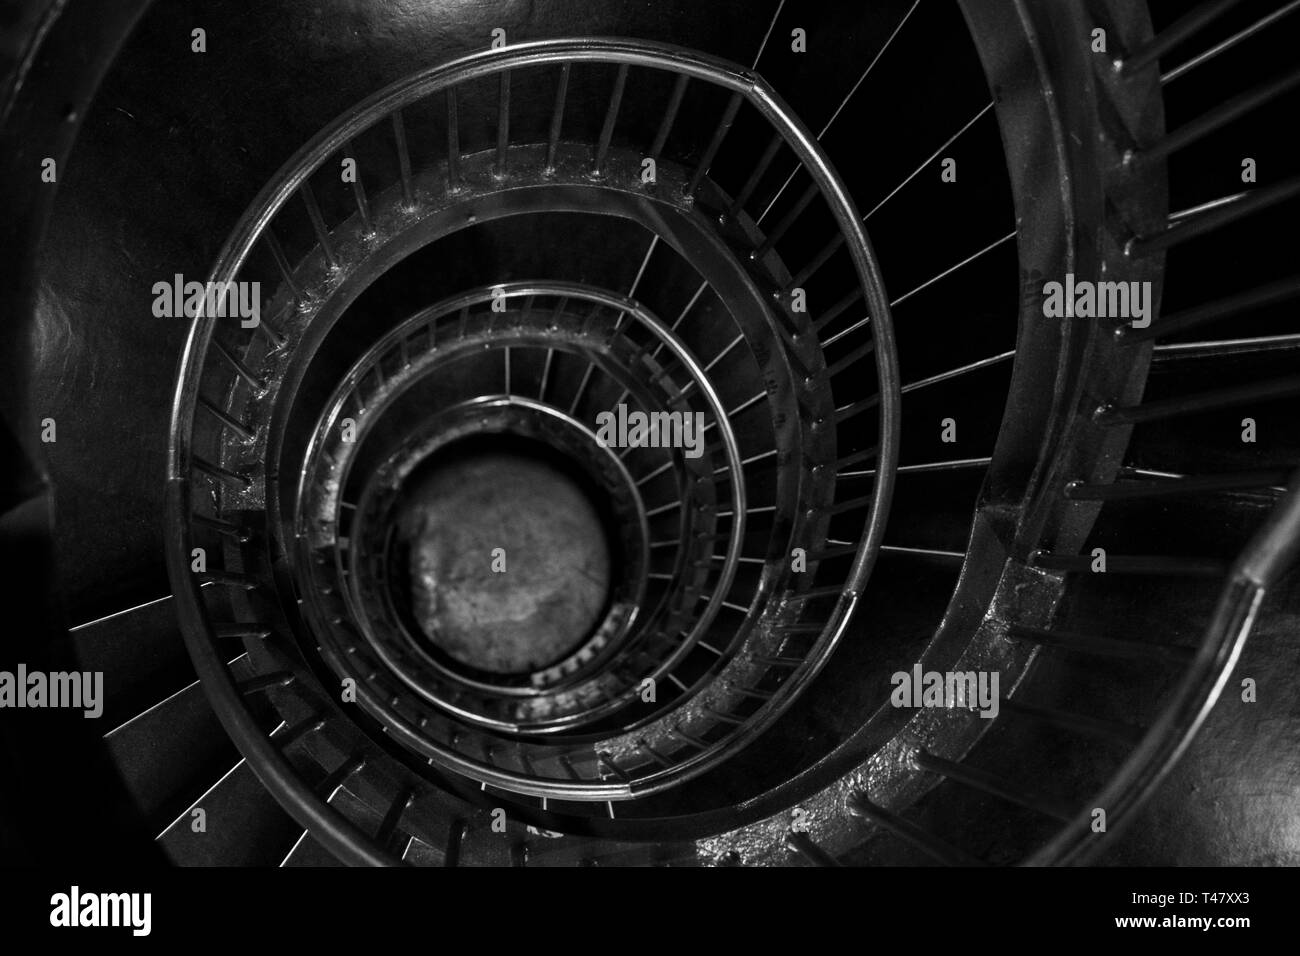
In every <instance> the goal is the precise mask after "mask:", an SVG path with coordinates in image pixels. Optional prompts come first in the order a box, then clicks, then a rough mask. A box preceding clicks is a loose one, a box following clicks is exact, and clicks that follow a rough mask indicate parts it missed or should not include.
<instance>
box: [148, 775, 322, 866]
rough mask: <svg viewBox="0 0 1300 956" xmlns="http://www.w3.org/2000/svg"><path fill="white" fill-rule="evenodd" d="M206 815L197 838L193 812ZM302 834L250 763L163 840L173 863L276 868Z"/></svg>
mask: <svg viewBox="0 0 1300 956" xmlns="http://www.w3.org/2000/svg"><path fill="white" fill-rule="evenodd" d="M196 808H201V809H202V810H203V811H204V825H205V829H204V831H203V832H201V833H196V832H195V831H194V828H193V824H194V817H193V815H192V811H193V810H194V809H196ZM301 832H302V828H301V827H300V826H299V825H298V823H297V822H296V821H295V820H294V819H293V818H292V817H290V816H289V814H287V813H285V812H284V810H283V809H282V808H281V807H280V805H279V804H278V803H277V802H276V800H275V798H274V797H272V796H271V794H270V792H269V791H267V789H266V788H265V787H263V786H262V782H261V781H260V780H258V779H257V775H256V774H255V773H253V770H252V768H251V767H249V765H248V763H247V761H244V760H242V759H241V760H240V761H239V763H238V764H236V765H235V766H234V767H232V768H231V769H230V770H229V771H228V772H226V773H225V774H224V775H223V776H222V777H221V778H220V779H219V780H217V781H216V783H214V784H213V785H212V786H211V787H209V788H208V790H207V791H205V792H204V793H203V795H202V796H200V797H199V798H198V800H196V801H195V802H194V803H193V804H192V805H191V806H190V807H187V808H186V809H185V811H184V812H183V813H182V814H181V815H180V816H178V817H177V818H176V820H175V821H174V822H173V823H172V824H171V825H170V826H169V827H167V829H166V830H164V831H163V833H162V834H161V835H160V836H159V837H158V842H159V844H160V845H161V846H162V848H163V851H164V852H165V853H166V854H167V858H168V859H170V860H171V861H172V862H173V863H177V864H184V865H187V866H274V865H275V864H276V863H279V862H280V860H281V859H283V858H284V855H285V852H287V851H286V848H288V847H291V846H292V845H293V843H294V841H295V840H296V839H297V838H298V835H299V834H300V833H301Z"/></svg>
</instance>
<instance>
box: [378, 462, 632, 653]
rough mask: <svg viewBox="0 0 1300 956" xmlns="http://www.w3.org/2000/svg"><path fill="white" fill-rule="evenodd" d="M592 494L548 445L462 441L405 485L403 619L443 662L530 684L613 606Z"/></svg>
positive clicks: (400, 550) (399, 535)
mask: <svg viewBox="0 0 1300 956" xmlns="http://www.w3.org/2000/svg"><path fill="white" fill-rule="evenodd" d="M595 494H598V492H597V491H596V489H594V488H592V487H590V486H589V485H588V483H587V482H585V481H584V480H583V476H582V475H579V474H577V473H576V472H575V471H574V470H573V469H570V468H567V467H565V463H564V462H563V461H561V460H559V458H558V456H556V455H555V454H553V453H551V452H550V450H549V449H547V448H546V447H545V446H543V445H541V444H538V443H534V442H532V441H527V440H517V441H516V440H511V439H504V440H502V437H501V436H498V440H497V441H493V442H491V443H488V444H483V443H478V442H472V441H471V442H465V443H461V446H460V447H457V446H453V447H452V448H451V449H448V450H446V451H444V452H443V453H440V454H438V455H436V456H434V458H432V459H431V460H430V461H428V462H425V463H423V464H422V465H421V466H420V467H419V468H417V469H416V470H415V471H414V472H413V473H412V474H411V476H410V478H409V479H408V480H407V481H406V482H405V483H404V487H403V488H402V496H401V501H400V504H399V506H398V509H397V520H396V529H395V533H396V540H395V542H394V543H395V544H396V548H395V557H396V558H397V566H396V567H395V568H393V569H392V570H393V571H394V572H396V573H395V574H394V575H393V576H392V577H391V578H390V584H391V586H392V589H393V595H394V599H395V603H396V605H397V607H398V611H399V614H400V616H401V617H402V618H403V619H404V621H405V623H406V625H407V627H408V628H409V629H410V630H411V631H412V632H413V636H414V637H415V638H416V639H417V640H418V641H420V642H421V643H425V642H427V645H426V646H431V649H434V650H435V652H440V653H439V654H438V656H443V655H445V657H447V658H450V659H451V660H452V661H454V662H456V663H458V664H460V665H463V666H465V667H468V668H470V669H472V670H474V671H479V672H484V673H487V674H495V675H526V674H531V673H534V672H536V671H539V670H543V669H545V668H547V667H550V666H551V665H554V664H556V663H558V662H559V661H562V660H564V659H565V658H566V657H568V656H569V655H570V654H572V653H574V652H575V651H577V650H578V649H579V648H580V647H581V646H582V645H583V644H584V643H585V642H586V641H587V639H588V638H589V637H590V636H591V634H592V632H593V631H594V630H595V628H596V626H597V624H598V623H599V622H600V620H601V619H602V617H603V616H604V613H605V611H606V608H607V605H608V603H609V597H610V577H611V558H610V553H611V552H610V541H609V535H608V532H607V529H606V527H605V523H604V522H603V521H602V520H601V512H600V510H599V509H598V508H597V506H596V504H595V503H594V501H593V497H594V495H595Z"/></svg>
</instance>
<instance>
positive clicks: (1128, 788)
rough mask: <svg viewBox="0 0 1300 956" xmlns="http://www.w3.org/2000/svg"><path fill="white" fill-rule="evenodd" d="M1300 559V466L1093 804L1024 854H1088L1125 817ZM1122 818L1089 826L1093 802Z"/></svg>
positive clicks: (1033, 862)
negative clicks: (1165, 694)
mask: <svg viewBox="0 0 1300 956" xmlns="http://www.w3.org/2000/svg"><path fill="white" fill-rule="evenodd" d="M1297 560H1300V471H1297V472H1296V473H1295V474H1294V475H1293V476H1292V479H1291V482H1290V484H1289V486H1288V489H1287V493H1286V496H1285V497H1284V498H1283V499H1282V500H1281V501H1280V502H1279V503H1278V504H1277V505H1276V506H1274V508H1273V510H1272V511H1271V512H1270V513H1269V517H1268V519H1267V521H1266V522H1265V523H1264V525H1263V526H1262V527H1261V528H1260V529H1259V530H1258V531H1257V532H1256V533H1255V536H1254V537H1253V538H1252V539H1251V540H1250V542H1249V543H1248V544H1247V545H1246V547H1245V548H1244V549H1243V550H1242V552H1241V554H1240V555H1239V556H1238V557H1237V560H1236V561H1235V562H1234V564H1233V567H1232V571H1231V572H1230V573H1229V575H1228V581H1227V584H1226V585H1225V586H1224V588H1223V591H1222V592H1221V593H1220V596H1219V601H1218V604H1217V605H1216V607H1215V610H1214V615H1213V617H1211V618H1210V623H1209V626H1208V627H1207V628H1206V631H1205V636H1204V638H1202V640H1201V645H1200V647H1199V649H1198V650H1197V652H1196V656H1195V658H1193V660H1192V662H1191V663H1190V664H1189V665H1188V668H1187V672H1186V673H1185V674H1184V675H1183V678H1182V680H1181V681H1180V682H1179V684H1178V687H1177V689H1176V690H1175V691H1174V694H1173V697H1172V698H1171V699H1170V700H1169V701H1168V702H1167V703H1166V704H1165V706H1164V708H1163V709H1162V711H1161V714H1160V717H1159V718H1158V719H1157V720H1156V721H1155V723H1153V724H1152V725H1151V727H1150V728H1148V730H1147V732H1146V734H1145V735H1143V737H1142V740H1141V742H1140V743H1139V744H1138V746H1137V747H1136V748H1135V749H1134V750H1133V752H1132V753H1131V754H1129V756H1128V758H1127V759H1126V760H1125V761H1124V764H1123V765H1122V766H1121V767H1120V769H1119V770H1118V771H1117V772H1116V773H1115V774H1114V775H1113V776H1112V777H1111V779H1110V781H1109V783H1108V784H1107V785H1106V787H1105V788H1104V789H1103V790H1101V791H1100V793H1098V794H1097V796H1096V798H1095V799H1094V800H1093V802H1092V806H1091V807H1085V808H1084V809H1083V810H1081V811H1080V812H1079V813H1078V814H1077V815H1076V817H1075V818H1074V819H1073V820H1072V821H1071V822H1070V823H1069V824H1067V825H1066V826H1065V827H1063V828H1062V829H1061V830H1060V831H1059V832H1058V833H1057V835H1056V837H1055V838H1054V839H1053V840H1051V841H1050V842H1049V843H1047V844H1046V845H1044V846H1043V847H1042V848H1041V849H1040V850H1039V851H1038V852H1037V853H1036V854H1034V856H1033V857H1031V858H1030V859H1029V860H1028V861H1026V862H1027V865H1030V866H1041V865H1045V864H1048V863H1052V864H1058V863H1063V864H1078V863H1083V862H1087V861H1088V860H1089V859H1091V858H1092V857H1094V856H1096V854H1097V853H1098V852H1099V851H1100V850H1101V848H1102V846H1103V845H1104V844H1105V843H1106V840H1107V839H1110V838H1113V837H1114V835H1115V834H1116V833H1118V832H1120V830H1121V829H1122V826H1123V824H1127V823H1129V822H1131V819H1132V816H1133V811H1134V810H1136V809H1137V808H1138V807H1140V806H1141V805H1142V804H1143V803H1144V802H1145V801H1146V800H1147V798H1148V797H1150V796H1151V793H1152V792H1153V791H1154V790H1155V788H1156V787H1157V786H1159V784H1160V783H1161V781H1163V780H1164V779H1165V777H1166V776H1167V775H1168V773H1169V771H1170V770H1172V769H1173V767H1174V765H1175V764H1176V763H1177V762H1178V760H1179V758H1181V757H1182V755H1183V753H1184V752H1185V751H1186V750H1187V748H1188V746H1189V745H1190V744H1191V742H1192V740H1193V738H1194V737H1195V736H1196V734H1197V732H1198V731H1199V730H1200V729H1201V725H1202V724H1204V723H1205V719H1206V718H1207V717H1208V716H1209V714H1210V711H1211V710H1213V709H1214V705H1215V704H1216V703H1218V700H1219V696H1220V695H1221V694H1222V693H1223V689H1224V687H1226V686H1227V683H1228V678H1229V677H1231V676H1232V670H1233V668H1234V667H1236V665H1237V660H1238V659H1239V658H1240V657H1241V651H1242V648H1244V647H1245V645H1246V639H1247V638H1248V637H1249V636H1250V632H1251V628H1252V627H1253V626H1254V624H1255V618H1256V616H1257V615H1258V613H1259V608H1260V605H1261V604H1262V603H1263V601H1264V597H1265V596H1266V594H1267V593H1268V590H1269V589H1270V588H1271V587H1272V586H1273V585H1274V584H1276V583H1277V581H1278V580H1279V579H1280V578H1281V577H1282V575H1283V574H1285V573H1286V572H1287V571H1288V570H1290V569H1291V568H1292V567H1294V566H1295V564H1296V562H1297ZM1096 807H1100V808H1101V809H1103V810H1105V812H1106V816H1107V818H1108V819H1115V820H1119V821H1122V824H1121V826H1119V827H1114V828H1111V829H1108V830H1106V831H1105V832H1104V833H1095V832H1093V830H1092V822H1093V812H1094V808H1096Z"/></svg>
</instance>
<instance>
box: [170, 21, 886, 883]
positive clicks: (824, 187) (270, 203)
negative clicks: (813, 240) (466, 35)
mask: <svg viewBox="0 0 1300 956" xmlns="http://www.w3.org/2000/svg"><path fill="white" fill-rule="evenodd" d="M579 62H582V63H616V64H621V65H628V66H641V67H646V68H649V69H655V70H666V71H670V72H672V73H676V74H679V75H683V76H686V77H691V78H695V79H700V80H703V81H706V82H708V83H710V84H712V85H714V86H718V87H722V88H723V89H726V90H730V91H731V92H732V93H733V94H736V95H738V96H740V97H743V98H744V99H745V100H747V101H748V102H749V103H750V104H751V105H752V106H753V107H755V108H756V109H757V110H758V111H759V113H760V114H762V115H763V117H764V118H766V119H767V120H768V121H769V122H770V123H771V124H772V125H773V126H774V127H775V128H776V129H777V130H778V131H779V132H780V134H781V136H782V138H783V139H784V140H785V142H786V143H787V145H788V146H789V147H790V148H791V149H792V150H793V151H794V153H795V154H796V156H797V157H798V159H799V161H800V163H801V164H802V165H803V167H804V168H806V169H807V171H808V173H809V175H810V176H811V178H812V180H813V182H814V183H815V185H816V186H817V188H818V190H819V191H820V192H821V194H822V195H823V197H824V198H825V200H826V201H827V203H828V205H829V207H830V210H831V212H832V215H833V217H834V219H835V221H836V225H837V227H838V229H839V230H840V232H841V233H842V234H843V236H844V237H845V239H846V245H847V246H848V251H849V255H850V257H851V260H852V262H853V267H854V271H855V273H856V275H857V278H858V281H859V283H860V284H861V287H862V290H863V295H864V299H865V302H866V305H867V308H868V312H869V315H870V316H871V335H872V336H873V337H874V340H875V343H876V347H875V349H874V354H875V364H876V374H877V378H878V387H879V396H880V398H879V419H880V428H879V445H878V450H877V456H878V458H877V460H878V468H877V478H876V480H875V482H874V484H873V488H872V491H871V495H870V505H869V508H870V510H869V514H868V518H867V520H866V523H865V527H864V530H863V533H862V536H861V539H860V542H859V548H858V552H857V554H856V556H855V559H854V561H853V565H852V570H851V572H850V575H849V580H850V582H851V586H850V587H848V588H846V589H845V590H844V591H843V592H842V593H841V594H840V596H839V597H838V599H837V601H836V607H835V611H834V612H833V619H834V620H837V621H838V622H839V623H838V626H837V627H836V628H835V630H834V632H833V633H831V634H829V635H827V638H828V640H829V646H834V644H835V643H837V642H838V641H839V639H840V638H841V637H842V635H843V633H844V630H845V628H846V626H847V622H848V621H849V619H850V618H851V616H852V613H853V610H854V608H855V607H856V605H857V602H858V600H859V598H860V595H861V585H862V583H863V582H865V580H866V579H867V577H868V576H869V574H870V572H871V568H872V567H873V565H874V562H875V560H876V556H877V555H878V553H879V551H880V547H881V544H882V541H883V535H884V530H885V524H886V516H887V512H888V506H889V502H890V499H891V496H892V492H893V479H894V472H895V468H896V465H897V458H898V446H899V430H900V421H901V413H900V380H899V374H898V367H897V358H896V352H895V343H894V337H893V328H892V321H891V317H890V309H889V302H888V298H887V296H886V295H885V293H884V285H883V281H882V279H881V275H880V270H879V266H878V264H877V262H876V259H875V255H874V253H873V251H872V248H871V245H870V242H869V240H868V239H867V236H866V234H865V231H864V229H863V227H862V223H861V220H860V218H859V216H858V213H857V211H856V209H855V207H854V204H853V202H852V199H851V198H850V197H849V196H848V194H847V192H846V190H845V187H844V186H843V183H842V182H841V180H840V179H839V177H838V176H837V174H836V173H835V171H834V169H833V167H832V165H831V163H830V160H829V159H828V158H827V157H826V155H825V154H824V153H823V152H822V150H821V148H820V146H819V145H818V142H817V139H816V137H815V136H814V135H813V134H812V133H811V132H810V131H809V130H808V129H807V128H806V127H805V126H804V124H803V123H802V122H801V121H800V120H798V119H797V118H796V117H795V115H794V113H793V112H792V111H791V110H790V108H789V107H788V106H787V105H786V104H785V103H784V102H783V101H782V100H781V98H780V97H779V96H778V95H777V94H776V93H775V91H774V90H772V89H771V88H770V87H769V86H768V85H767V84H766V82H765V81H764V80H762V78H761V77H759V76H758V75H757V74H756V73H754V72H753V71H750V70H745V69H742V68H740V67H737V66H735V65H733V64H730V63H727V62H725V61H723V60H720V59H717V58H714V57H709V56H705V55H702V54H698V53H694V52H691V51H687V50H684V49H682V48H679V47H675V46H671V45H668V44H660V43H647V42H641V41H631V40H625V39H602V38H590V39H579V40H554V41H539V42H536V43H527V44H521V45H518V46H513V47H506V48H502V49H499V50H490V51H485V52H482V53H478V54H474V55H471V56H467V57H464V58H461V59H458V60H455V61H452V62H450V63H447V64H443V65H441V66H437V67H433V68H430V69H427V70H424V71H422V72H420V73H418V74H415V75H414V76H411V77H408V78H406V79H403V80H400V81H398V82H396V83H394V84H392V85H391V86H389V87H387V88H386V89H384V90H381V91H380V92H378V93H376V94H374V95H373V96H371V97H370V98H369V99H367V100H365V101H364V102H363V103H362V104H360V105H359V106H358V107H357V108H355V109H354V110H351V111H349V113H347V114H346V115H344V116H342V117H340V118H339V119H337V120H336V121H335V122H333V123H332V124H330V125H329V126H327V127H326V128H325V129H324V130H322V132H321V133H319V134H318V135H317V136H316V137H315V138H313V139H312V140H311V141H310V142H309V143H308V144H306V145H305V146H304V147H303V148H302V149H301V150H299V151H298V153H296V154H295V155H294V156H293V157H292V158H291V159H290V160H289V161H288V162H287V163H286V164H285V165H284V166H283V167H282V168H281V169H280V171H279V172H278V173H277V174H276V175H275V176H274V177H272V179H271V180H270V182H269V183H268V184H267V186H266V187H265V188H264V189H263V190H262V191H261V193H259V195H258V196H257V198H256V199H255V200H254V201H253V203H252V204H251V206H250V207H249V209H248V211H247V212H246V213H245V215H244V216H243V217H242V218H241V219H240V221H239V223H238V224H237V226H236V228H235V229H234V231H233V232H232V234H231V236H230V237H229V238H228V240H227V241H226V243H225V245H224V246H223V248H222V251H221V253H220V254H219V256H218V258H217V262H216V265H215V266H214V267H213V269H212V271H211V273H210V276H209V281H210V282H214V283H220V284H221V286H219V287H222V288H224V287H225V284H226V283H228V282H230V281H232V280H233V279H234V278H235V276H236V275H238V274H239V272H240V270H241V269H242V268H243V266H244V265H245V264H246V262H247V260H248V257H249V255H250V253H251V251H252V249H253V247H254V245H255V244H256V243H257V242H258V240H259V239H260V238H261V237H262V235H263V233H264V232H265V230H266V229H267V228H268V227H269V225H270V223H271V221H272V219H273V218H274V217H275V215H276V214H277V213H278V212H279V211H280V210H281V209H282V208H283V207H284V205H285V204H286V203H287V202H288V200H289V199H290V198H291V197H292V196H293V194H294V193H295V192H297V191H298V190H299V188H300V187H302V186H304V185H305V184H306V182H307V179H308V177H309V176H310V175H311V174H312V173H313V172H315V171H316V170H317V169H319V168H320V166H321V165H322V164H323V163H324V162H325V161H326V159H327V158H328V157H329V156H330V155H331V154H332V153H334V152H335V151H337V150H338V149H340V148H342V147H343V146H344V145H345V144H346V143H347V142H348V141H350V140H351V139H353V138H354V137H355V136H357V135H358V134H360V133H362V132H363V131H365V130H367V129H369V128H371V127H372V126H374V125H376V124H377V123H379V122H381V121H382V120H383V119H385V118H386V117H388V116H389V115H391V114H393V113H394V111H397V110H400V109H402V108H403V107H405V106H407V105H409V104H412V103H414V102H416V101H418V100H420V99H422V98H423V97H426V96H428V95H430V94H433V93H436V92H439V91H443V90H447V89H449V88H452V87H454V86H456V85H458V84H461V83H464V82H468V81H471V80H474V79H478V78H481V77H486V76H490V75H494V74H497V73H500V72H503V71H506V70H511V69H517V68H523V67H528V66H537V65H544V64H570V63H579ZM214 329H215V317H214V316H212V315H206V314H203V313H202V312H200V315H199V316H198V317H196V318H195V320H194V323H193V325H192V327H191V329H190V334H189V336H188V338H187V341H186V345H185V349H184V352H183V355H182V358H181V362H180V367H179V371H178V385H177V390H176V393H175V396H174V399H173V403H172V415H171V431H170V437H169V443H168V454H167V501H168V508H167V543H168V546H169V548H168V551H169V553H168V570H169V575H170V577H171V580H172V584H173V589H174V592H175V595H176V598H177V603H178V607H179V609H180V617H181V622H182V627H183V632H184V638H185V641H186V645H187V647H188V649H189V652H190V655H191V657H192V658H193V659H194V661H195V665H196V669H197V670H198V673H199V676H200V678H201V679H202V681H203V686H204V689H205V692H206V693H207V695H208V697H209V699H210V700H211V702H212V704H213V707H214V709H215V710H216V712H217V714H218V716H219V718H220V719H221V721H222V723H223V725H224V726H225V728H226V730H227V732H228V733H229V734H230V735H231V737H232V739H233V740H234V742H235V743H236V745H237V746H238V747H239V748H240V750H241V751H242V752H243V753H244V754H245V755H246V756H247V757H248V758H249V762H250V764H251V765H252V766H253V769H254V770H255V772H256V773H257V774H258V776H259V778H260V779H261V780H262V782H263V783H264V784H265V785H266V786H267V787H268V789H270V790H271V791H272V793H273V794H274V795H275V796H276V798H277V799H278V800H279V801H280V802H281V804H282V805H284V806H285V807H286V809H288V810H289V811H290V812H291V813H292V815H293V816H294V817H295V818H296V819H297V820H298V821H299V822H300V823H302V824H303V825H304V826H306V827H307V828H308V829H309V830H310V831H311V832H312V833H313V834H314V835H315V836H316V837H317V838H318V839H319V840H320V841H321V842H322V843H323V844H324V845H325V846H326V848H327V849H329V850H330V851H331V852H334V853H335V854H336V855H337V856H339V857H340V858H341V859H343V860H345V861H347V862H353V863H385V862H393V861H392V860H391V858H389V857H388V856H387V855H386V854H384V853H382V852H381V851H379V850H378V849H376V848H375V847H373V846H372V845H371V844H370V841H369V839H368V837H366V836H365V835H363V834H361V833H360V832H359V831H358V830H357V829H356V827H354V826H353V825H352V824H350V823H348V822H347V821H346V820H345V819H343V818H342V817H341V816H340V815H339V814H338V813H337V812H336V811H334V810H333V809H332V808H330V807H329V806H328V804H327V803H325V802H323V801H321V800H320V798H319V797H317V796H316V795H315V794H313V793H312V792H311V791H310V789H309V788H308V787H307V786H306V785H305V784H304V783H303V781H302V780H301V779H300V778H298V777H297V775H296V774H295V773H294V772H293V770H292V768H291V767H290V765H289V763H288V761H287V760H286V759H285V758H284V757H283V755H281V754H280V753H279V752H278V751H276V750H275V749H274V748H273V747H272V746H271V744H270V743H269V741H268V740H267V738H266V737H265V735H264V734H263V733H262V731H261V730H260V729H259V728H258V727H257V726H256V724H255V722H254V721H253V719H252V717H251V715H250V714H249V712H248V711H247V710H246V709H245V708H244V707H243V705H242V703H241V701H240V699H239V697H240V694H239V690H238V688H237V687H236V685H235V683H234V680H233V678H232V675H231V674H230V673H229V672H228V671H227V670H226V668H225V667H224V665H223V664H222V662H221V660H220V659H219V658H218V656H217V655H216V653H215V645H214V642H213V638H214V636H215V635H214V633H213V628H212V624H211V622H210V621H209V620H208V619H207V617H206V614H205V613H204V608H203V605H202V602H201V599H200V595H199V583H198V581H197V579H196V578H195V576H194V575H193V574H192V573H191V570H190V566H189V559H188V555H189V554H190V547H191V543H192V529H191V527H190V523H189V520H188V517H189V514H190V469H191V463H192V459H193V456H192V451H191V444H192V438H193V436H192V429H193V422H194V416H195V412H196V408H197V405H198V399H199V387H200V380H201V377H202V373H203V369H204V362H205V359H206V357H207V354H208V350H209V347H210V346H211V344H212V339H213V333H214ZM825 660H826V655H821V656H820V657H819V659H818V660H817V661H815V662H814V664H813V665H812V666H809V667H806V668H804V669H803V670H802V671H800V672H798V673H796V674H794V675H792V676H791V677H790V682H792V683H794V685H795V686H794V687H792V688H791V690H792V692H797V691H798V689H800V687H801V686H806V685H807V683H808V682H810V681H811V680H812V679H813V678H814V677H815V676H816V674H817V673H818V671H819V670H820V666H821V664H822V663H824V661H825ZM750 736H752V735H750Z"/></svg>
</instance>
